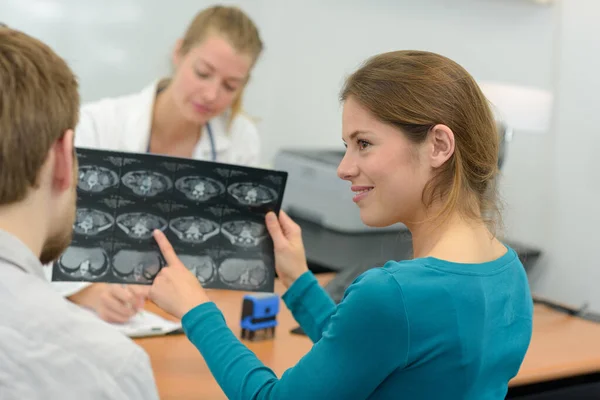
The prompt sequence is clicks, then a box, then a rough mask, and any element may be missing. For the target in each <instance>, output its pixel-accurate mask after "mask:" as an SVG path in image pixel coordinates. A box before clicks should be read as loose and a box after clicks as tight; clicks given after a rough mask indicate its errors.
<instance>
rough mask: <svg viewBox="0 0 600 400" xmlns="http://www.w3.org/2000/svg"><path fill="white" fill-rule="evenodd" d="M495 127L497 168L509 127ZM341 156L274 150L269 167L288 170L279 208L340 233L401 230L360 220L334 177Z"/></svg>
mask: <svg viewBox="0 0 600 400" xmlns="http://www.w3.org/2000/svg"><path fill="white" fill-rule="evenodd" d="M497 130H498V134H499V137H500V153H499V158H498V160H499V161H498V163H499V167H500V168H501V167H502V163H503V162H504V158H505V152H506V144H507V142H509V141H510V140H511V138H512V130H511V129H510V128H509V127H508V126H506V125H505V124H504V123H502V122H498V129H497ZM343 157H344V151H343V150H327V149H281V150H280V151H279V152H277V154H276V155H275V159H274V165H273V167H274V168H275V169H277V170H281V171H286V172H287V173H288V179H287V185H286V191H285V195H284V198H283V202H282V208H283V209H284V210H285V211H286V212H287V213H288V214H289V215H290V216H292V217H299V218H301V219H304V220H306V221H310V222H313V223H316V224H319V225H321V226H323V227H324V228H328V229H332V230H335V231H339V232H344V233H365V232H370V231H373V230H377V231H378V232H381V231H390V230H396V231H401V230H405V229H406V227H405V226H404V225H403V224H399V223H398V224H394V225H391V226H388V227H384V228H373V227H369V226H367V225H365V224H364V223H363V222H362V221H361V219H360V211H359V209H358V207H357V206H356V204H354V202H353V201H352V196H353V193H352V192H351V191H350V186H351V184H350V182H348V181H344V180H342V179H340V178H338V176H337V167H338V165H339V164H340V162H341V160H342V158H343Z"/></svg>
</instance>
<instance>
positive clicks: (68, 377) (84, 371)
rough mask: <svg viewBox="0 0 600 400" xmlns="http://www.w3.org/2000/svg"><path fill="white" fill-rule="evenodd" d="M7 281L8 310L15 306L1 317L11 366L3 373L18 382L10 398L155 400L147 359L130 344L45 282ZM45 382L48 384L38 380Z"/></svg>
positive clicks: (2, 342) (0, 293) (0, 343)
mask: <svg viewBox="0 0 600 400" xmlns="http://www.w3.org/2000/svg"><path fill="white" fill-rule="evenodd" d="M4 275H6V276H4ZM3 276H4V277H6V278H8V279H9V280H10V282H4V283H5V284H6V283H11V284H12V288H11V289H9V290H0V297H2V299H1V300H2V302H3V304H5V305H6V304H9V303H7V302H10V304H11V306H10V307H4V308H3V309H2V310H1V311H0V317H1V318H3V320H4V323H3V326H2V328H1V329H0V349H1V350H0V352H1V353H3V354H4V355H5V356H6V360H7V361H6V363H4V365H3V366H0V370H2V372H3V373H6V374H7V376H11V377H13V378H14V380H15V384H14V385H13V387H11V388H9V392H11V393H15V394H16V393H24V392H22V390H25V388H27V390H29V391H30V392H31V393H34V392H35V393H36V394H38V393H49V392H53V393H54V392H56V393H55V394H57V395H58V394H59V392H60V393H63V394H64V388H65V387H71V388H74V390H75V391H76V392H77V391H78V392H79V393H81V394H91V393H92V392H94V393H96V392H98V391H101V392H102V393H103V394H105V395H106V396H108V397H110V398H118V399H121V398H122V399H125V398H133V399H138V398H139V399H141V398H144V399H145V398H156V393H155V392H156V389H155V383H154V380H153V376H152V369H151V366H150V362H149V358H148V355H147V354H146V353H145V352H144V351H143V349H142V348H141V347H139V346H138V345H136V344H135V343H134V342H133V341H132V340H131V339H129V338H128V337H126V336H125V335H123V334H122V333H121V332H119V331H118V330H117V329H115V328H114V327H112V326H110V325H109V324H107V323H106V322H103V321H102V320H100V319H99V318H98V317H96V316H95V315H94V314H93V313H91V312H90V311H87V310H85V309H82V308H80V307H79V306H76V305H74V304H73V303H71V302H69V301H68V300H66V299H64V298H63V297H62V296H60V295H59V294H58V293H56V292H55V291H54V290H53V289H52V288H51V287H50V285H49V283H48V282H47V281H45V280H43V279H41V278H40V277H36V276H32V275H29V274H24V273H22V274H18V277H17V276H16V274H3ZM3 289H6V286H5V287H4V288H3ZM11 360H13V361H15V362H14V363H12V364H13V366H12V367H11V366H10V364H11V362H10V361H11ZM18 360H20V361H18ZM40 376H44V377H46V379H42V380H39V379H37V380H36V379H34V377H40ZM17 381H21V382H17ZM61 388H62V389H61ZM61 390H62V392H61ZM153 396H154V397H153ZM49 397H50V398H53V397H52V396H49ZM54 398H58V397H54Z"/></svg>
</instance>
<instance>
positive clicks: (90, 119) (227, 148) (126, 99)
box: [45, 80, 260, 296]
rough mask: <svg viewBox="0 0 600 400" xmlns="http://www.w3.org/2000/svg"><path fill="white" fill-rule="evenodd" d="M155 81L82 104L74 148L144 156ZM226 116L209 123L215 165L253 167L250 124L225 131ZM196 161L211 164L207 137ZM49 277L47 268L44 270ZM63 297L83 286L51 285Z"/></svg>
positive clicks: (238, 122)
mask: <svg viewBox="0 0 600 400" xmlns="http://www.w3.org/2000/svg"><path fill="white" fill-rule="evenodd" d="M158 82H159V80H156V81H154V82H152V83H151V84H150V85H148V86H147V87H145V88H144V89H143V90H142V91H140V92H138V93H133V94H129V95H125V96H121V97H115V98H106V99H102V100H99V101H97V102H94V103H88V104H85V105H84V106H83V107H82V108H81V111H80V117H79V124H78V125H77V127H76V128H75V146H77V147H88V148H95V149H103V150H114V151H124V152H134V153H145V152H146V151H147V149H148V143H149V140H150V129H151V124H152V111H153V108H154V101H155V99H156V91H157V85H158ZM230 115H231V114H230V112H229V111H227V112H225V113H223V114H221V115H219V116H217V117H215V118H213V119H211V120H210V121H209V124H210V127H211V131H212V134H213V138H214V143H215V152H216V156H217V161H218V162H223V163H228V164H237V165H246V166H256V165H257V164H258V163H259V153H260V140H259V136H258V132H257V130H256V127H255V125H254V123H253V122H252V121H251V120H250V119H249V118H248V117H246V116H244V115H241V114H238V115H237V116H236V117H235V118H234V119H233V121H232V122H231V125H230V127H229V130H228V129H227V124H228V121H229V116H230ZM192 158H194V159H197V160H209V161H211V160H212V150H211V144H210V139H209V137H208V135H205V134H203V135H201V136H200V140H199V142H198V144H197V145H196V147H195V148H194V152H193V157H192ZM45 270H46V275H47V276H48V277H49V276H50V272H51V271H50V270H51V269H50V268H45ZM52 285H53V286H54V287H55V289H56V290H58V291H59V292H60V293H61V294H62V295H63V296H70V295H72V294H74V293H76V292H78V291H79V290H81V289H83V288H84V287H86V286H87V285H88V284H87V283H71V282H68V283H67V282H53V283H52Z"/></svg>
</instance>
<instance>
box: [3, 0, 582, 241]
mask: <svg viewBox="0 0 600 400" xmlns="http://www.w3.org/2000/svg"><path fill="white" fill-rule="evenodd" d="M591 1H593V0H591ZM226 3H232V2H230V1H228V2H226ZM239 3H240V4H241V5H242V6H243V8H244V9H245V10H246V11H247V12H248V13H249V14H250V16H251V17H252V18H254V19H255V21H256V22H257V24H258V25H259V27H260V30H261V32H262V35H263V38H264V41H265V43H266V51H265V53H264V56H263V57H262V59H261V60H260V62H259V64H258V65H257V68H256V70H255V71H254V74H253V78H252V81H251V84H250V87H249V90H248V93H247V96H246V100H247V101H246V108H247V109H248V111H249V112H250V113H251V114H252V115H254V116H256V117H258V118H260V123H259V129H260V131H261V134H262V138H263V147H264V154H263V161H264V162H265V163H269V162H270V160H271V159H272V157H273V155H274V154H275V152H276V151H277V150H278V149H279V148H281V147H296V146H301V147H336V148H340V147H341V140H340V134H341V133H340V127H341V122H340V111H341V110H340V105H339V103H338V99H337V98H338V92H339V90H340V87H341V84H342V82H343V79H344V77H345V76H346V75H347V74H349V73H350V72H352V71H353V70H354V69H355V68H356V67H357V66H358V65H359V63H360V62H361V61H363V60H364V59H365V58H366V57H368V56H371V55H374V54H376V53H378V52H383V51H390V50H396V49H407V48H412V49H423V50H432V51H436V52H440V53H442V54H444V55H446V56H449V57H450V58H453V59H455V60H456V61H458V62H459V63H461V64H462V65H464V66H465V67H466V68H467V69H468V70H469V71H470V72H471V73H472V74H473V75H474V76H475V78H476V79H480V80H494V81H504V82H508V83H516V84H526V85H531V86H537V87H540V88H544V89H551V88H552V79H553V73H554V72H553V66H552V61H553V51H554V50H553V45H554V36H555V32H554V28H555V20H554V8H553V7H547V6H539V5H534V4H533V3H531V2H529V1H526V0H419V1H414V0H377V1H373V0H302V1H301V0H294V1H292V0H279V1H277V0H245V1H243V2H239ZM174 4H176V5H177V6H176V7H174V6H173V5H174ZM210 4H212V2H209V1H191V0H177V1H176V2H173V1H171V2H167V1H164V0H103V1H102V2H98V1H91V0H3V1H2V2H1V3H0V19H2V20H3V21H4V22H6V23H7V24H9V25H12V26H14V27H17V28H20V29H23V30H25V31H27V32H29V33H31V34H33V35H35V36H37V37H40V38H41V39H43V40H45V41H46V42H48V43H49V44H50V45H52V46H53V47H54V48H55V50H56V51H58V52H59V53H60V54H61V55H63V56H64V57H65V58H66V59H67V61H68V62H69V63H70V64H71V66H72V68H73V69H74V70H75V72H76V73H77V74H78V76H79V77H80V81H81V89H82V96H83V99H84V100H86V101H90V100H95V99H98V98H100V97H103V96H113V95H118V94H122V93H127V92H130V91H135V90H139V89H140V88H142V87H143V86H144V85H146V84H147V83H148V82H149V81H151V80H152V79H154V78H156V77H158V76H161V75H163V74H166V73H168V71H169V55H170V50H171V46H172V45H173V43H174V41H175V39H176V38H177V37H178V36H179V35H181V34H182V32H183V31H184V30H185V28H186V26H187V24H188V22H189V20H190V19H191V17H192V16H193V15H194V14H195V13H196V12H197V11H198V10H199V9H200V8H202V7H204V6H207V5H210ZM552 149H553V141H552V135H551V134H548V135H546V136H532V135H529V134H527V133H522V132H516V135H515V138H514V142H513V143H512V144H511V147H510V148H509V152H508V158H507V162H506V164H505V171H504V177H503V180H502V189H503V197H504V200H505V203H506V214H505V223H506V226H507V236H509V237H510V238H511V239H513V240H520V241H523V242H526V243H531V244H534V245H537V246H539V247H542V248H543V249H544V250H545V249H547V247H548V240H549V232H550V231H551V228H550V226H549V223H550V222H551V221H552V218H549V217H548V215H549V212H550V209H549V207H550V204H549V203H548V202H546V201H540V200H539V199H540V198H542V199H544V198H547V197H548V196H549V192H550V175H549V170H548V166H550V165H552V163H553V154H552Z"/></svg>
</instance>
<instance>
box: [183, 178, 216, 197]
mask: <svg viewBox="0 0 600 400" xmlns="http://www.w3.org/2000/svg"><path fill="white" fill-rule="evenodd" d="M175 189H177V190H178V191H180V192H181V193H183V194H184V195H185V197H187V198H188V199H190V200H194V201H208V200H210V199H212V198H213V197H216V196H219V195H220V194H222V193H223V192H225V186H224V185H223V184H222V183H221V182H219V181H217V180H215V179H212V178H207V177H203V176H184V177H183V178H179V179H177V180H176V181H175Z"/></svg>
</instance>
